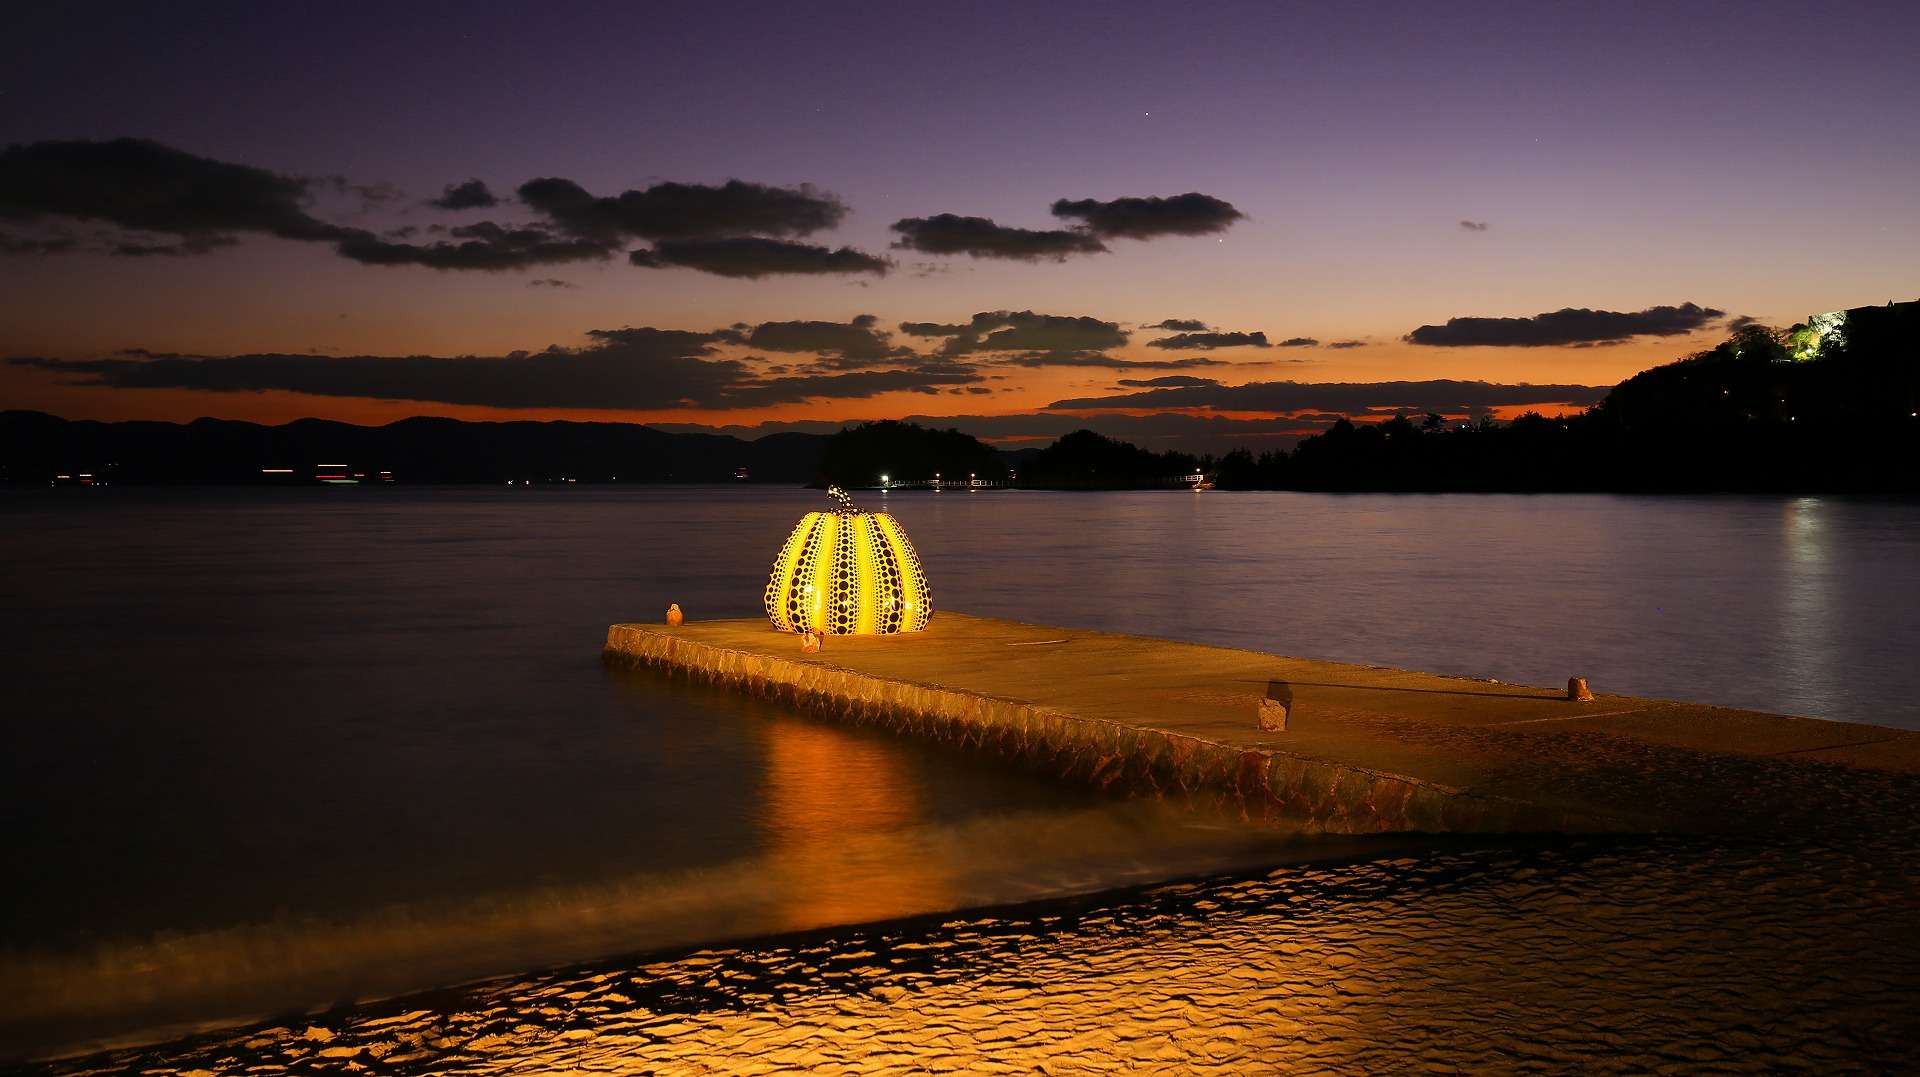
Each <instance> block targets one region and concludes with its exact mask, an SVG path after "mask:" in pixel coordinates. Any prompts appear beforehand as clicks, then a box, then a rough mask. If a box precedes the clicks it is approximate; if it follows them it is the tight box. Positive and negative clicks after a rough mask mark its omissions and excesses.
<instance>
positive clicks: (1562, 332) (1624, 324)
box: [1406, 303, 1727, 348]
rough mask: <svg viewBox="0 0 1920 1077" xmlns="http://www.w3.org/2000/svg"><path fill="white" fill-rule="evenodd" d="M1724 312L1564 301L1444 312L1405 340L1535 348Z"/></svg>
mask: <svg viewBox="0 0 1920 1077" xmlns="http://www.w3.org/2000/svg"><path fill="white" fill-rule="evenodd" d="M1726 313H1727V312H1726V311H1724V310H1715V309H1713V308H1712V307H1702V306H1699V305H1697V304H1694V303H1682V304H1680V305H1679V306H1677V307H1648V308H1647V309H1645V310H1642V311H1633V312H1624V311H1614V310H1589V309H1587V308H1585V307H1567V308H1565V309H1563V310H1556V311H1550V312H1548V313H1545V314H1536V315H1534V316H1533V317H1531V318H1449V319H1447V324H1445V325H1423V326H1421V327H1420V328H1418V329H1415V330H1414V331H1413V332H1411V333H1408V334H1407V336H1406V340H1407V343H1409V344H1426V345H1431V346H1434V347H1443V348H1465V347H1490V348H1540V347H1556V346H1565V345H1568V344H1580V343H1597V342H1600V341H1620V340H1627V339H1630V338H1632V337H1643V336H1652V337H1677V336H1683V335H1685V334H1687V333H1691V332H1694V331H1695V330H1698V329H1703V328H1705V327H1706V326H1707V325H1709V324H1710V323H1712V322H1714V321H1715V320H1717V319H1720V318H1723V317H1725V316H1726Z"/></svg>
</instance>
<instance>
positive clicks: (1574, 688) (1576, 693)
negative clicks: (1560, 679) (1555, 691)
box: [1567, 677, 1593, 703]
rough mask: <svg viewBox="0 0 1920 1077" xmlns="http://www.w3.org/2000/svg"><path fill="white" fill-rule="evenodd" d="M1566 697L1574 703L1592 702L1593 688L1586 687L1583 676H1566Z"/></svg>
mask: <svg viewBox="0 0 1920 1077" xmlns="http://www.w3.org/2000/svg"><path fill="white" fill-rule="evenodd" d="M1567 698H1568V699H1570V700H1572V701H1573V702H1575V703H1591V702H1593V689H1591V688H1588V687H1587V679H1586V678H1585V677H1568V678H1567Z"/></svg>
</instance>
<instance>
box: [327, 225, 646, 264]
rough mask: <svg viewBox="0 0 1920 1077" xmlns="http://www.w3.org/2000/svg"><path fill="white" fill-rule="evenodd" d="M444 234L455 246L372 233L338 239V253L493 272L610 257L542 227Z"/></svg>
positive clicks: (602, 247) (593, 244)
mask: <svg viewBox="0 0 1920 1077" xmlns="http://www.w3.org/2000/svg"><path fill="white" fill-rule="evenodd" d="M447 234H448V235H451V236H453V237H454V240H455V241H457V242H455V241H449V240H440V241H437V242H434V243H396V242H393V241H391V240H386V239H381V238H380V237H378V236H376V235H374V234H373V233H371V232H356V233H354V234H353V235H351V236H349V237H348V238H345V239H342V240H341V241H340V242H339V243H338V244H337V245H336V249H337V250H338V251H339V252H340V254H341V256H342V257H345V258H351V259H353V260H354V261H356V262H362V263H365V264H367V265H377V266H400V265H418V266H426V267H427V268H429V269H476V270H486V271H493V272H498V271H501V270H511V269H526V268H529V267H531V266H540V265H553V264H557V263H565V262H590V261H600V260H603V259H606V258H608V257H611V256H612V254H613V251H612V249H611V248H609V247H608V246H607V245H606V244H604V243H600V242H598V241H596V240H590V239H575V238H573V237H569V236H560V235H555V234H554V233H552V232H549V231H547V230H546V229H544V228H509V227H506V226H503V225H499V224H495V223H493V222H492V221H480V222H478V223H476V224H468V225H461V226H459V227H457V228H452V229H448V232H447Z"/></svg>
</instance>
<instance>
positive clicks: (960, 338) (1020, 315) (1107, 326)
mask: <svg viewBox="0 0 1920 1077" xmlns="http://www.w3.org/2000/svg"><path fill="white" fill-rule="evenodd" d="M900 330H901V332H904V333H907V334H909V335H912V336H942V337H947V338H948V340H947V342H946V343H945V344H942V345H941V346H940V354H942V355H970V354H973V353H975V352H1050V353H1056V354H1061V355H1073V354H1079V353H1086V352H1098V351H1104V350H1106V349H1108V348H1117V347H1120V346H1121V345H1123V344H1125V343H1126V342H1127V338H1128V334H1127V331H1126V330H1124V329H1122V328H1120V325H1119V323H1117V322H1107V321H1101V320H1100V319H1098V318H1088V317H1074V316H1071V315H1064V314H1035V313H1034V312H1033V311H1030V310H1020V311H1006V310H991V311H982V312H981V313H979V314H975V315H974V316H973V319H972V320H971V321H969V322H968V323H967V324H965V325H945V324H941V323H937V322H902V323H901V324H900Z"/></svg>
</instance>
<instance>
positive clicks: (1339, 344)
mask: <svg viewBox="0 0 1920 1077" xmlns="http://www.w3.org/2000/svg"><path fill="white" fill-rule="evenodd" d="M1366 346H1367V342H1366V341H1364V340H1336V341H1334V342H1333V343H1331V344H1329V345H1327V347H1329V348H1335V349H1339V350H1341V351H1344V350H1346V349H1348V348H1364V347H1366Z"/></svg>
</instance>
